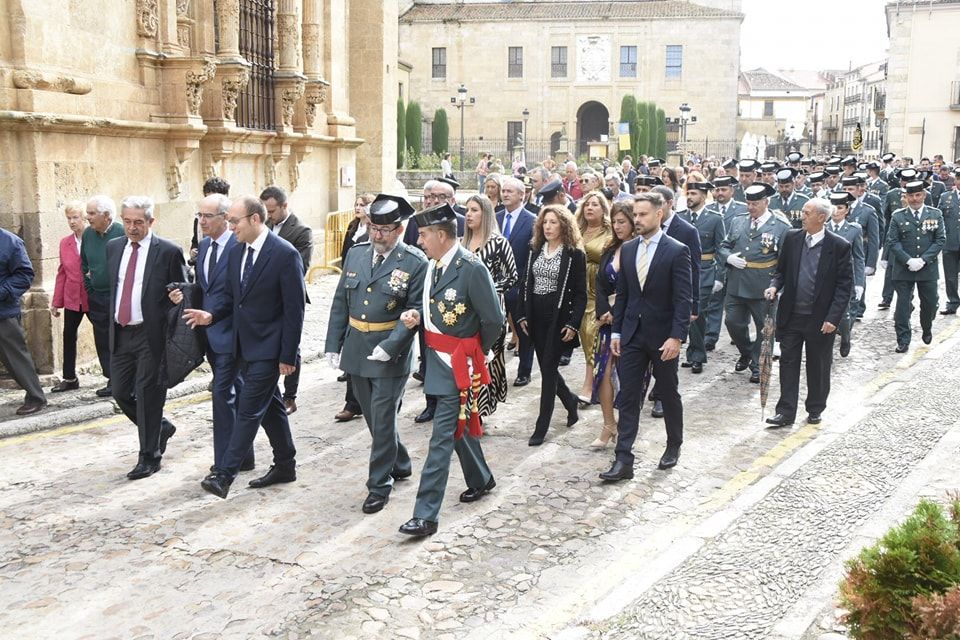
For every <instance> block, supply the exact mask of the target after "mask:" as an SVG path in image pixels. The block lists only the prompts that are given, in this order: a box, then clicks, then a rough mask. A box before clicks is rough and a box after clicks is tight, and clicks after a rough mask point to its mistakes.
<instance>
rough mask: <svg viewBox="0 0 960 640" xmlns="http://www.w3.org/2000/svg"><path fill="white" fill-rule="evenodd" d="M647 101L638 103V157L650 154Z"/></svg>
mask: <svg viewBox="0 0 960 640" xmlns="http://www.w3.org/2000/svg"><path fill="white" fill-rule="evenodd" d="M647 113H648V110H647V103H646V102H638V103H637V145H636V147H637V157H638V158H639V156H641V155H650V127H649V126H648V121H647Z"/></svg>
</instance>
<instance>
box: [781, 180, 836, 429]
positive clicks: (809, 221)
mask: <svg viewBox="0 0 960 640" xmlns="http://www.w3.org/2000/svg"><path fill="white" fill-rule="evenodd" d="M831 209H832V207H831V205H830V203H829V202H828V201H827V200H824V199H822V198H815V199H813V200H810V201H808V202H807V203H806V204H805V205H803V212H802V214H801V220H802V222H803V228H802V229H792V230H790V231H788V232H787V233H786V234H784V236H783V242H782V244H781V247H780V259H779V260H778V262H777V270H776V271H775V272H774V275H773V278H771V280H770V287H769V288H768V289H767V290H766V291H764V292H763V295H764V297H765V298H766V299H767V300H774V299H776V297H777V293H780V304H779V307H778V309H777V339H778V340H779V341H780V400H779V401H778V402H777V413H776V415H774V416H773V417H771V418H767V424H769V425H771V426H772V427H774V428H776V427H785V426H787V425H791V424H793V421H794V419H795V417H796V413H797V400H798V397H799V395H800V352H801V350H804V351H806V354H807V399H806V409H807V422H809V423H810V424H817V423H819V422H820V414H821V413H823V410H824V409H825V408H826V407H827V396H828V395H829V394H830V366H831V364H832V363H833V341H834V339H835V338H836V335H837V334H836V332H837V327H839V326H840V322H841V321H842V320H843V316H844V313H846V310H847V306H848V305H849V304H850V296H851V293H852V292H853V259H852V257H851V253H850V251H851V248H850V243H849V242H847V241H846V240H844V239H843V238H841V237H840V236H838V235H836V234H834V233H832V232H830V231H827V230H826V229H825V228H824V225H825V224H826V222H827V219H828V218H829V217H830V213H831Z"/></svg>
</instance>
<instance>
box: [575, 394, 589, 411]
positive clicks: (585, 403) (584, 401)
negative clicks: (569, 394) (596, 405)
mask: <svg viewBox="0 0 960 640" xmlns="http://www.w3.org/2000/svg"><path fill="white" fill-rule="evenodd" d="M590 405H591V402H590V398H588V397H586V396H581V395H580V394H577V406H578V407H579V408H580V409H589V408H590Z"/></svg>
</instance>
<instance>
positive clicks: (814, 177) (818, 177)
mask: <svg viewBox="0 0 960 640" xmlns="http://www.w3.org/2000/svg"><path fill="white" fill-rule="evenodd" d="M826 179H827V174H825V173H824V172H823V171H814V172H813V173H811V174H810V175H809V176H807V182H809V183H810V184H819V183H821V182H823V181H824V180H826Z"/></svg>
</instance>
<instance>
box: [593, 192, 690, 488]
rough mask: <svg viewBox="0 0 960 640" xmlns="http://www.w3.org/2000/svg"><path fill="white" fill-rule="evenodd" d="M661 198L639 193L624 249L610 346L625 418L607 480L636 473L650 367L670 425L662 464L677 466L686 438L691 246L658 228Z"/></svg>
mask: <svg viewBox="0 0 960 640" xmlns="http://www.w3.org/2000/svg"><path fill="white" fill-rule="evenodd" d="M661 207H663V198H662V197H661V196H660V194H658V193H641V194H638V195H637V196H636V197H635V200H634V204H633V214H634V222H635V227H636V231H637V234H638V235H639V237H637V238H635V239H633V240H631V241H629V242H627V243H626V244H624V245H623V248H622V249H621V251H620V265H621V268H620V278H619V279H618V280H617V299H616V303H615V304H614V306H613V327H612V332H611V337H610V350H611V352H612V353H613V354H614V355H615V356H617V357H619V358H620V360H619V364H618V370H617V372H618V374H619V375H620V385H621V387H620V398H621V404H620V420H619V422H618V424H617V448H616V459H615V461H614V463H613V466H612V467H611V468H610V470H609V471H605V472H603V473H601V474H600V478H601V479H602V480H605V481H608V482H616V481H619V480H629V479H630V478H632V477H633V460H634V456H633V451H632V450H633V443H634V441H635V440H636V439H637V431H638V429H639V421H640V403H641V402H642V401H643V381H644V378H645V375H646V371H647V368H648V367H649V366H652V368H653V377H654V378H656V381H657V385H658V387H659V389H658V393H659V396H660V399H661V401H662V402H663V413H664V418H665V422H666V428H667V447H666V451H664V454H663V456H662V457H661V458H660V464H659V468H660V469H669V468H671V467H674V466H676V464H677V461H678V460H679V459H680V445H681V444H683V403H682V402H681V400H680V393H679V391H678V390H677V385H678V382H677V363H678V360H679V359H678V356H679V355H680V343H681V342H683V340H685V339H686V337H687V330H688V329H689V327H690V315H691V311H692V308H693V287H692V282H693V280H692V275H691V274H692V270H691V266H690V250H689V249H688V248H687V246H686V245H685V244H683V243H681V242H678V241H677V240H674V239H673V238H671V237H670V236H668V235H666V234H665V233H664V232H663V230H662V229H661V228H660V225H661V222H662V219H663V213H662V211H661Z"/></svg>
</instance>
